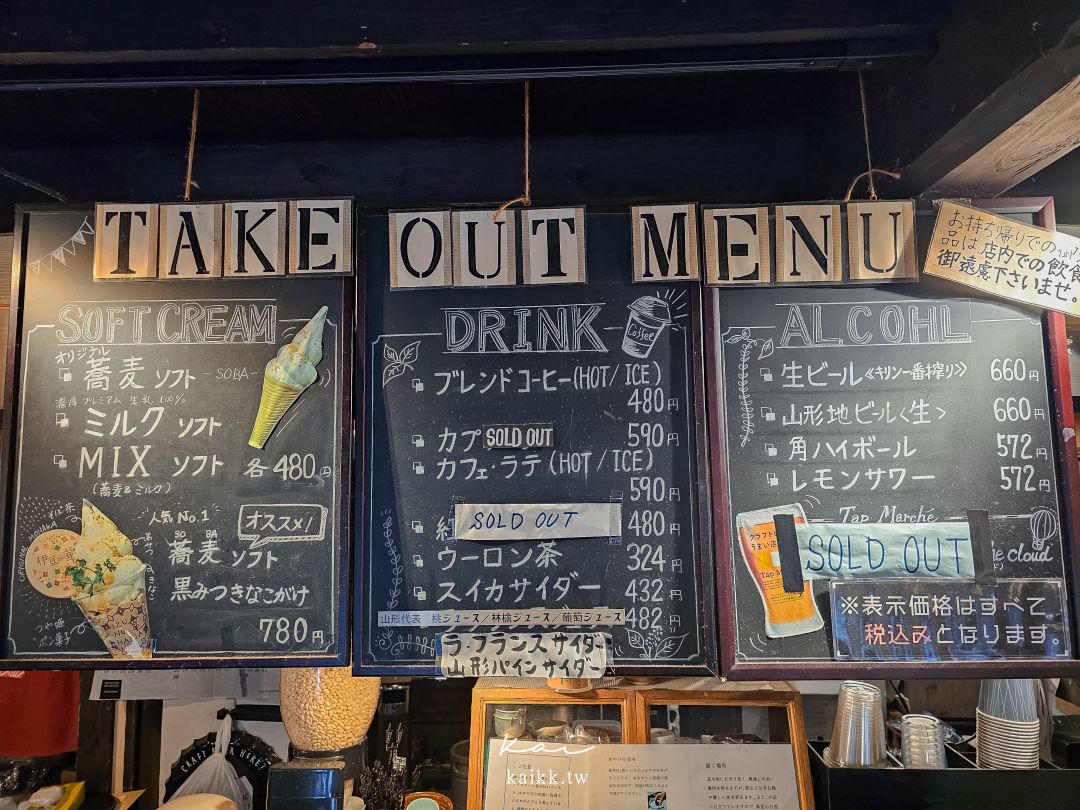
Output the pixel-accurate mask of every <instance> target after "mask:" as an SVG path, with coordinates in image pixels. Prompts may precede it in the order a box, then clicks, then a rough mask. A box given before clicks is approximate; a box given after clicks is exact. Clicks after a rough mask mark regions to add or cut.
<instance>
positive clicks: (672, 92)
mask: <svg viewBox="0 0 1080 810" xmlns="http://www.w3.org/2000/svg"><path fill="white" fill-rule="evenodd" d="M522 94H523V85H522V84H520V83H516V82H514V83H501V84H468V85H464V84H463V85H455V84H413V85H409V84H399V85H366V86H355V87H349V86H322V87H219V88H212V89H207V90H204V91H203V93H202V102H201V111H200V117H199V125H198V138H197V147H196V152H195V164H194V167H195V171H194V179H195V182H196V188H195V190H194V192H193V198H194V199H223V198H242V197H255V198H257V197H300V196H304V195H350V196H354V197H356V198H357V199H358V201H359V203H360V205H362V206H370V207H375V208H386V207H394V206H401V207H406V206H416V205H451V204H471V203H491V202H496V203H497V202H501V201H502V200H505V199H509V198H511V197H516V196H517V195H518V194H520V192H521V185H522V143H521V128H522ZM191 97H192V93H191V91H190V90H187V89H179V88H172V89H161V90H148V89H125V90H79V91H49V92H28V93H22V92H13V93H7V94H4V95H3V96H2V98H3V100H4V115H3V116H0V175H2V174H5V173H6V174H7V175H12V174H13V175H16V176H17V179H14V180H13V179H11V178H10V176H4V177H0V229H3V228H10V227H11V215H10V211H11V207H12V205H13V204H14V203H16V202H48V201H50V194H49V193H48V192H42V191H38V190H35V189H34V188H33V187H31V186H38V187H42V188H44V189H47V190H49V191H51V192H52V193H53V194H54V195H57V196H62V197H64V198H66V199H68V200H71V201H95V200H125V199H142V200H162V201H168V200H174V199H179V197H180V195H181V193H182V189H183V177H184V169H185V165H186V160H185V155H186V148H187V139H188V128H189V123H190V116H191ZM532 118H533V130H532V148H533V152H532V181H533V186H532V187H533V197H534V201H535V203H536V204H545V203H553V202H580V203H587V204H591V205H601V204H605V203H609V204H625V203H628V202H633V201H636V200H652V201H665V200H670V201H702V202H706V201H708V202H731V203H746V202H768V201H780V200H789V201H793V200H800V199H822V198H836V197H838V196H841V195H842V194H843V192H844V190H845V188H846V186H847V184H848V182H849V181H850V179H851V178H852V177H853V176H854V175H855V174H856V173H857V172H859V171H861V170H862V169H863V168H865V157H864V153H863V145H862V126H861V122H860V119H859V99H858V85H857V79H856V75H855V74H854V73H850V72H822V73H731V74H720V75H713V76H693V77H677V78H672V77H666V78H644V79H642V78H633V79H630V78H620V79H615V78H607V79H558V80H556V79H552V80H545V81H538V82H533V84H532ZM20 180H21V181H26V182H21V181H20ZM27 183H29V184H30V185H27Z"/></svg>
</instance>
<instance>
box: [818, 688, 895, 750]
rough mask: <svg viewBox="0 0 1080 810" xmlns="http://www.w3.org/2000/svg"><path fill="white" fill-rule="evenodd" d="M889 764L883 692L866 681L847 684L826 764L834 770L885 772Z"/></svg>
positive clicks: (839, 704) (840, 700)
mask: <svg viewBox="0 0 1080 810" xmlns="http://www.w3.org/2000/svg"><path fill="white" fill-rule="evenodd" d="M886 761H887V760H886V752H885V718H884V716H883V715H882V711H881V690H880V689H878V688H877V687H876V686H874V685H873V684H870V683H865V682H863V681H843V682H842V683H841V684H840V694H839V695H838V696H837V701H836V719H835V720H834V721H833V733H832V739H831V740H830V741H829V747H828V748H826V749H825V764H826V765H828V766H829V767H831V768H883V767H885V765H886Z"/></svg>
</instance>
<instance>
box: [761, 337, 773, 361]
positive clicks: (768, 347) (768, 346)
mask: <svg viewBox="0 0 1080 810" xmlns="http://www.w3.org/2000/svg"><path fill="white" fill-rule="evenodd" d="M775 350H776V345H775V344H774V343H773V339H772V338H769V339H768V340H766V341H765V343H764V344H763V345H762V347H761V351H760V352H758V356H757V359H758V360H764V359H765V358H766V357H768V356H769V355H771V354H772V353H773V352H774V351H775Z"/></svg>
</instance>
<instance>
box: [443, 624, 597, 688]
mask: <svg viewBox="0 0 1080 810" xmlns="http://www.w3.org/2000/svg"><path fill="white" fill-rule="evenodd" d="M438 647H439V670H440V671H441V673H442V674H443V675H444V676H445V677H448V678H478V677H481V676H485V675H495V676H516V677H520V678H529V677H532V678H601V677H603V675H604V672H605V670H606V669H607V667H608V666H609V660H610V659H611V658H612V656H611V647H610V643H609V640H608V636H607V635H606V634H605V633H443V634H442V635H441V636H439V637H438Z"/></svg>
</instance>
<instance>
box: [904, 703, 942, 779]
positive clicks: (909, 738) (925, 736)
mask: <svg viewBox="0 0 1080 810" xmlns="http://www.w3.org/2000/svg"><path fill="white" fill-rule="evenodd" d="M900 759H901V761H902V762H903V763H904V767H905V768H931V769H933V768H948V767H949V765H948V763H947V762H946V761H945V735H944V729H943V728H942V725H941V721H940V720H938V719H937V718H936V717H934V716H933V715H931V714H906V715H904V717H903V718H902V719H901V720H900Z"/></svg>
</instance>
